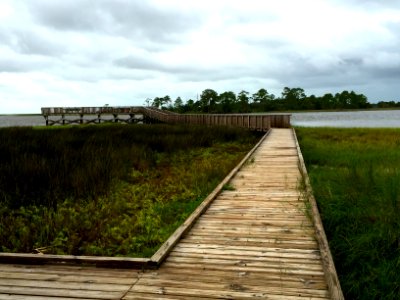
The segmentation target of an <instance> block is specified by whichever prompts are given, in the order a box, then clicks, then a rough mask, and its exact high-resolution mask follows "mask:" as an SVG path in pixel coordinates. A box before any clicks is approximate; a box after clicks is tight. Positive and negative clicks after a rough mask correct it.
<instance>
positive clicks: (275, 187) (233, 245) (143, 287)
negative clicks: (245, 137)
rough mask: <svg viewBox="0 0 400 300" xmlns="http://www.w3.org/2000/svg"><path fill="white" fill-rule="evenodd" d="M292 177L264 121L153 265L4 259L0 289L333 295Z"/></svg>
mask: <svg viewBox="0 0 400 300" xmlns="http://www.w3.org/2000/svg"><path fill="white" fill-rule="evenodd" d="M300 180H301V173H300V170H299V156H298V150H297V145H296V139H295V137H294V134H293V131H292V129H272V130H271V132H270V134H269V135H268V136H267V138H266V139H265V140H264V141H263V142H262V143H261V145H260V146H259V148H258V149H257V150H256V152H255V153H254V154H253V156H252V157H251V158H250V159H249V160H248V162H247V163H246V164H245V165H244V166H243V167H242V168H241V169H240V170H239V172H238V173H237V174H236V175H235V177H234V178H233V179H232V180H231V182H230V183H229V186H228V187H227V188H226V189H225V190H224V191H223V192H222V193H220V194H219V195H218V196H217V198H216V199H215V200H214V201H213V202H212V204H211V206H210V207H209V208H208V209H207V211H206V212H205V213H204V214H203V215H202V216H201V217H200V218H199V219H198V221H197V222H196V224H195V225H194V226H193V228H192V229H191V230H190V231H189V232H188V233H187V234H186V235H184V236H183V238H182V239H181V240H180V241H179V242H178V244H177V245H176V246H175V247H174V248H173V249H172V251H171V252H170V253H169V255H168V257H167V258H166V260H165V261H164V262H163V263H162V264H161V266H160V267H159V268H158V269H157V270H144V271H140V270H112V269H111V270H110V269H106V270H105V269H95V268H83V267H66V266H65V267H63V266H51V265H47V266H26V265H20V266H18V265H11V264H8V265H7V264H5V265H0V299H36V300H39V299H48V298H47V297H57V298H52V299H71V298H74V299H81V298H82V299H83V298H84V299H332V297H331V294H330V293H329V291H328V284H327V282H328V281H327V280H326V276H325V275H326V274H325V273H324V270H325V268H324V265H323V255H321V251H320V247H319V244H318V242H317V239H316V234H315V230H314V225H313V222H312V221H311V219H310V218H309V214H310V213H312V212H309V211H308V210H307V207H308V206H307V205H306V204H305V200H304V199H303V197H302V194H301V193H300V192H299V190H298V185H299V182H300ZM339 289H340V287H339ZM334 298H335V297H334Z"/></svg>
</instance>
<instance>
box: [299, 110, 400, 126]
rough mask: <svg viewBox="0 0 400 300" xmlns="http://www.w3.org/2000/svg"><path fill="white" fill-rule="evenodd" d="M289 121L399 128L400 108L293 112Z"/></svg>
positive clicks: (302, 124) (300, 124)
mask: <svg viewBox="0 0 400 300" xmlns="http://www.w3.org/2000/svg"><path fill="white" fill-rule="evenodd" d="M291 123H292V125H294V126H305V127H371V128H378V127H391V128H393V127H395V128H400V110H369V111H346V112H305V113H293V114H292V119H291Z"/></svg>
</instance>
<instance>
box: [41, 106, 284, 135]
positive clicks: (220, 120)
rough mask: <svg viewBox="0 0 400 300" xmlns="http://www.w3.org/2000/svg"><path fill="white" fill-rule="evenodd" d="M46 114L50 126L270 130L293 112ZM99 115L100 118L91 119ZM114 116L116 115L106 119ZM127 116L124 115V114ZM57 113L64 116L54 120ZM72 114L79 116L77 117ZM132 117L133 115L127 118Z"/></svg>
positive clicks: (65, 110) (137, 109) (89, 110)
mask: <svg viewBox="0 0 400 300" xmlns="http://www.w3.org/2000/svg"><path fill="white" fill-rule="evenodd" d="M42 115H43V116H44V118H45V120H46V125H54V124H73V123H78V124H85V123H102V122H125V123H139V122H142V123H157V122H161V123H170V124H195V125H223V126H236V127H245V128H249V129H252V130H261V131H267V130H268V129H270V128H288V127H290V116H291V115H290V114H285V113H281V114H178V113H174V112H170V111H167V110H161V109H158V108H155V107H143V106H119V107H108V106H106V107H43V108H42ZM90 115H96V116H97V117H96V118H93V117H92V118H90ZM105 115H112V116H113V118H112V119H110V118H104V116H105ZM123 115H124V116H125V117H124V118H121V117H120V116H123ZM53 116H60V118H59V119H54V117H53ZM71 116H79V118H75V119H73V118H72V117H71ZM126 116H129V117H126Z"/></svg>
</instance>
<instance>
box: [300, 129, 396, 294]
mask: <svg viewBox="0 0 400 300" xmlns="http://www.w3.org/2000/svg"><path fill="white" fill-rule="evenodd" d="M296 132H297V134H298V137H299V143H300V145H301V149H302V152H303V155H304V158H305V162H306V165H307V168H308V172H309V176H310V180H311V184H312V187H313V190H314V193H315V197H316V200H317V202H318V206H319V208H320V211H321V217H322V220H323V223H324V227H325V229H326V232H327V236H328V240H329V244H330V247H331V250H332V253H333V256H334V260H335V264H336V267H337V270H338V273H339V274H338V275H339V278H340V282H341V285H342V288H343V292H344V294H345V296H346V298H347V299H400V272H399V267H400V130H398V129H332V128H297V129H296Z"/></svg>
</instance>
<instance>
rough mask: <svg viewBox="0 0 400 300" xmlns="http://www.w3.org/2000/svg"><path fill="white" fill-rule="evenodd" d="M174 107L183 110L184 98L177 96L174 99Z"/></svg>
mask: <svg viewBox="0 0 400 300" xmlns="http://www.w3.org/2000/svg"><path fill="white" fill-rule="evenodd" d="M174 109H175V110H176V111H177V112H182V109H183V100H182V98H181V97H177V98H176V99H175V101H174Z"/></svg>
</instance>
